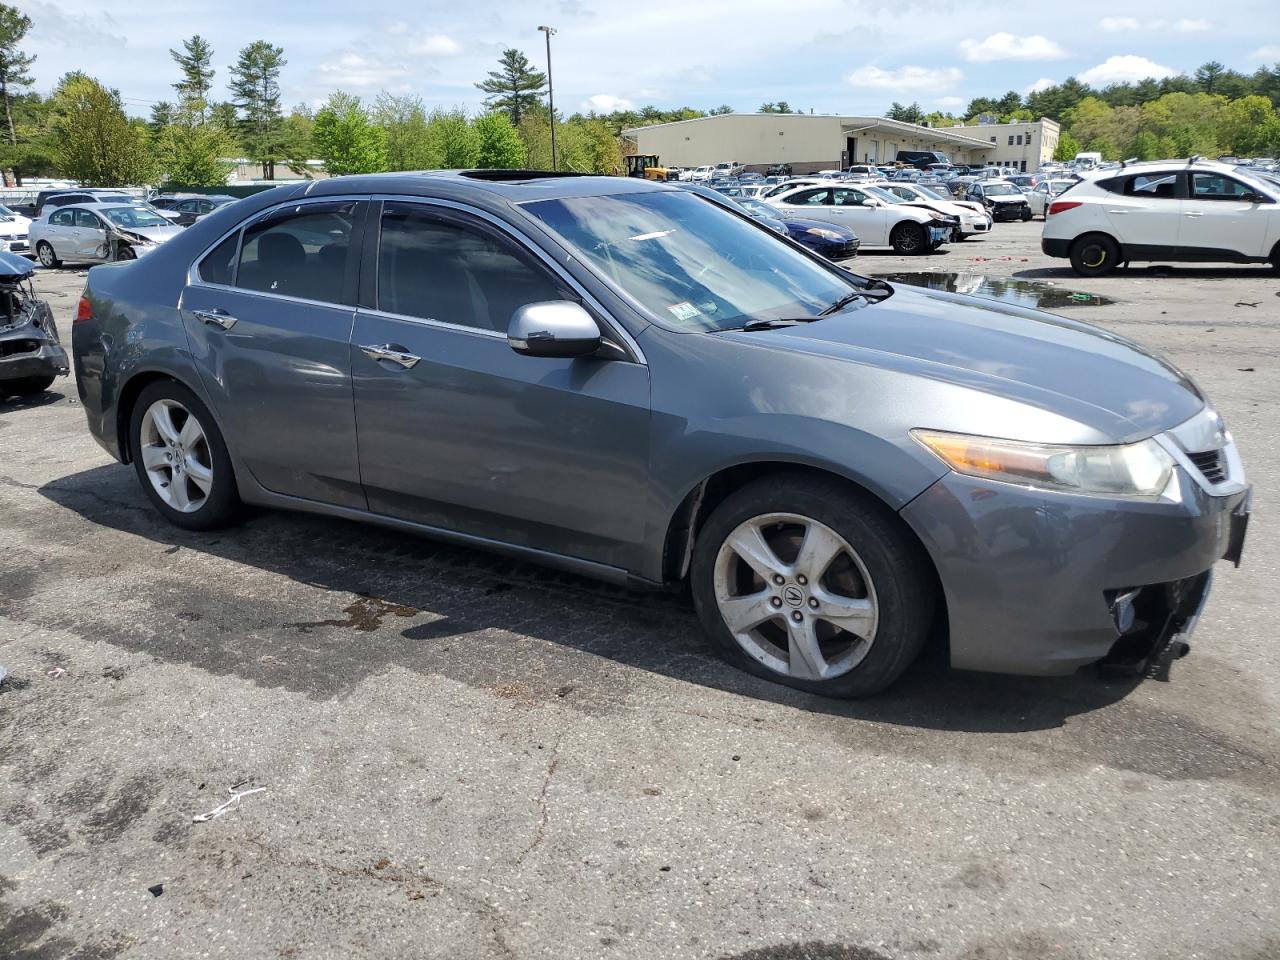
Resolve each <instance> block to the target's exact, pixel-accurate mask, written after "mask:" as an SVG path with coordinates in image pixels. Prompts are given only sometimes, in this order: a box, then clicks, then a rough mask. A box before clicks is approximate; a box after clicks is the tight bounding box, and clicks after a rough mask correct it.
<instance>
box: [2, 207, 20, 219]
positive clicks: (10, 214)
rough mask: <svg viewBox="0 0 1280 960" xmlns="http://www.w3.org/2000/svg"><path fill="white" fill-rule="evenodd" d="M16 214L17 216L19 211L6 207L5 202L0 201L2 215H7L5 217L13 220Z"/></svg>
mask: <svg viewBox="0 0 1280 960" xmlns="http://www.w3.org/2000/svg"><path fill="white" fill-rule="evenodd" d="M16 216H17V213H15V212H14V211H12V210H10V209H9V208H8V207H6V206H5V205H4V204H3V203H0V217H5V218H7V219H10V220H12V219H13V218H14V217H16Z"/></svg>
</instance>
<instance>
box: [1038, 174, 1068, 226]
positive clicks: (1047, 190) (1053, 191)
mask: <svg viewBox="0 0 1280 960" xmlns="http://www.w3.org/2000/svg"><path fill="white" fill-rule="evenodd" d="M1079 182H1080V181H1078V180H1066V179H1061V180H1059V179H1047V178H1045V177H1041V178H1040V182H1039V183H1037V184H1036V185H1035V187H1034V188H1032V189H1031V190H1030V191H1028V193H1027V206H1029V207H1030V208H1031V215H1032V216H1033V217H1034V216H1040V217H1043V218H1044V219H1045V220H1048V219H1049V204H1051V203H1053V201H1054V198H1055V197H1058V196H1060V195H1061V194H1063V193H1065V192H1066V191H1068V190H1070V189H1071V188H1072V187H1074V186H1075V185H1076V184H1077V183H1079Z"/></svg>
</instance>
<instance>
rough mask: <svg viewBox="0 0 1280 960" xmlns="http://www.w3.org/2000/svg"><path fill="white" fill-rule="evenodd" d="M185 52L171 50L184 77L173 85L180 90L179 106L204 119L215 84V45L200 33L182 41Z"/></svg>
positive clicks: (170, 53)
mask: <svg viewBox="0 0 1280 960" xmlns="http://www.w3.org/2000/svg"><path fill="white" fill-rule="evenodd" d="M182 48H183V50H185V51H186V52H185V53H179V52H178V51H177V50H170V51H169V56H171V57H173V62H174V63H176V64H177V65H178V67H179V68H180V69H181V70H182V79H181V80H179V81H178V82H177V83H175V84H174V85H173V89H174V90H176V91H178V106H179V107H180V108H181V109H183V110H185V111H187V112H188V113H194V114H197V115H198V116H199V117H200V119H204V116H205V110H206V109H207V108H208V105H209V90H210V89H211V88H212V86H213V66H212V63H213V47H211V46H209V41H207V40H205V39H204V38H203V37H202V36H200V34H198V33H197V34H196V35H195V36H193V37H192V38H191V39H190V40H183V41H182Z"/></svg>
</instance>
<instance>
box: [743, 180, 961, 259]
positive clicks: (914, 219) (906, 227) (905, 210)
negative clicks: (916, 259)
mask: <svg viewBox="0 0 1280 960" xmlns="http://www.w3.org/2000/svg"><path fill="white" fill-rule="evenodd" d="M876 189H877V188H875V187H864V186H861V185H858V186H853V185H846V184H843V183H821V182H819V183H817V184H810V185H808V186H800V187H796V188H795V189H792V190H788V191H786V192H785V193H780V194H777V195H775V196H771V197H769V199H768V200H766V201H765V202H766V203H768V204H769V205H770V206H772V207H776V208H777V209H778V210H779V211H781V212H782V213H783V215H784V216H786V215H790V216H793V217H803V218H804V219H806V220H825V221H826V222H828V223H834V224H838V225H839V226H842V227H847V228H848V229H850V230H852V231H853V232H854V233H856V234H857V235H858V239H859V240H860V241H861V244H860V246H859V249H862V248H863V247H892V248H893V249H894V251H895V252H897V253H901V254H920V253H928V252H929V251H930V250H934V249H936V248H937V247H938V246H939V245H941V244H943V243H946V241H947V240H948V239H949V238H950V236H951V225H950V223H949V222H948V218H947V217H944V216H943V215H942V214H940V213H936V212H935V211H933V210H922V209H921V208H919V207H914V206H910V205H908V204H905V203H900V202H897V198H896V197H894V196H893V195H892V194H886V195H885V196H886V197H887V198H888V199H884V198H881V197H878V196H876V195H875V193H874V192H873V191H876Z"/></svg>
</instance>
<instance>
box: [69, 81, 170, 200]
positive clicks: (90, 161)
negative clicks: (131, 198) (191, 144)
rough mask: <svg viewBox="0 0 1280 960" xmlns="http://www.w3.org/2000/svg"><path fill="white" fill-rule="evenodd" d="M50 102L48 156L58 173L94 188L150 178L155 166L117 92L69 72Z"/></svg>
mask: <svg viewBox="0 0 1280 960" xmlns="http://www.w3.org/2000/svg"><path fill="white" fill-rule="evenodd" d="M53 101H54V105H53V117H52V127H53V130H52V148H53V156H54V161H55V163H56V164H57V167H58V169H59V171H61V173H62V175H63V176H65V177H69V178H71V179H73V180H78V181H80V182H81V183H85V184H88V185H89V186H95V187H122V186H130V185H137V184H143V183H147V182H148V181H150V180H151V179H152V177H153V175H154V173H155V167H154V163H153V162H152V158H151V155H150V153H149V152H148V150H147V144H146V142H145V139H144V136H143V133H142V131H141V130H139V129H138V128H137V127H135V126H134V125H133V124H131V123H130V122H129V118H128V117H127V116H125V113H124V110H123V109H122V108H121V106H120V94H119V93H117V92H116V91H115V90H108V89H107V88H106V87H104V86H103V85H102V84H100V83H99V82H98V81H97V80H94V79H93V78H91V77H88V76H85V75H84V74H83V73H69V74H67V75H66V76H65V77H63V79H62V81H61V82H60V83H59V84H58V86H57V88H56V89H55V90H54V94H53Z"/></svg>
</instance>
